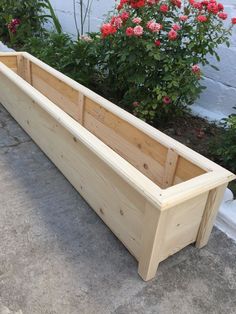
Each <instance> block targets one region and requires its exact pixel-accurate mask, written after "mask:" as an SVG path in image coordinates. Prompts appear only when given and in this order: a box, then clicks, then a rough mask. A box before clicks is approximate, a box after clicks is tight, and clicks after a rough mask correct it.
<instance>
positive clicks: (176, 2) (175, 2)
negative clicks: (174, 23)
mask: <svg viewBox="0 0 236 314" xmlns="http://www.w3.org/2000/svg"><path fill="white" fill-rule="evenodd" d="M171 3H172V4H173V5H175V6H176V7H178V8H181V4H182V3H181V0H171Z"/></svg>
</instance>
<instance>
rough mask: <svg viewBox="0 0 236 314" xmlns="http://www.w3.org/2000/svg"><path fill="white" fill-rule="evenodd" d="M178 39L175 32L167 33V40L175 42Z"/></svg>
mask: <svg viewBox="0 0 236 314" xmlns="http://www.w3.org/2000/svg"><path fill="white" fill-rule="evenodd" d="M177 37H178V34H177V33H176V31H175V30H173V29H172V30H170V31H169V33H168V38H169V40H176V38H177Z"/></svg>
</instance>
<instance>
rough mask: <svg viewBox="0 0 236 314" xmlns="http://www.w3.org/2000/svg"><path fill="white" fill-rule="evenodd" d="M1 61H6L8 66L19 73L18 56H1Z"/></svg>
mask: <svg viewBox="0 0 236 314" xmlns="http://www.w3.org/2000/svg"><path fill="white" fill-rule="evenodd" d="M0 61H1V62H2V63H4V64H5V65H6V66H7V67H8V68H10V69H11V70H12V71H14V72H15V73H17V71H18V64H17V56H16V55H13V56H9V55H8V56H0Z"/></svg>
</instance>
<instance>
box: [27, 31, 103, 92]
mask: <svg viewBox="0 0 236 314" xmlns="http://www.w3.org/2000/svg"><path fill="white" fill-rule="evenodd" d="M91 36H92V37H89V36H84V37H82V38H81V39H80V40H78V41H73V40H72V39H71V37H70V36H69V35H67V34H64V33H60V34H58V33H50V32H48V33H46V34H45V35H44V36H41V37H31V38H29V39H28V40H27V41H26V43H25V45H24V46H23V47H22V50H25V51H28V52H29V53H31V54H32V55H34V56H35V57H37V58H39V59H40V60H42V61H43V62H45V63H47V64H49V65H50V66H52V67H54V68H55V69H57V70H58V71H61V72H62V73H64V74H66V75H68V76H69V77H71V78H73V79H74V80H76V81H77V82H79V83H81V84H83V85H85V86H87V87H89V88H91V89H93V90H96V91H99V92H100V93H102V89H99V87H98V86H99V85H100V84H99V70H98V67H97V59H98V56H97V55H98V48H99V47H100V45H99V44H97V41H98V40H99V41H100V37H99V39H98V38H97V37H96V34H95V35H91Z"/></svg>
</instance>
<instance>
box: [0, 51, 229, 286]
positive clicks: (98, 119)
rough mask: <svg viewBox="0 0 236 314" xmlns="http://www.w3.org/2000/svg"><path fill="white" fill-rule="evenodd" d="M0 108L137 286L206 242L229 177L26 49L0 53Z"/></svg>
mask: <svg viewBox="0 0 236 314" xmlns="http://www.w3.org/2000/svg"><path fill="white" fill-rule="evenodd" d="M14 72H15V73H14ZM0 102H1V103H2V104H3V106H5V108H6V109H7V110H8V111H9V112H10V114H11V115H12V116H13V117H14V118H15V120H16V121H17V122H18V123H19V124H20V125H21V126H22V127H23V128H24V129H25V131H26V132H27V133H28V134H29V135H30V136H31V138H32V139H33V140H34V141H35V142H36V143H37V144H38V146H39V147H40V148H41V149H42V150H43V151H44V152H45V154H46V155H47V156H48V157H49V158H50V159H51V160H52V161H53V163H54V164H55V165H56V166H57V167H58V168H59V169H60V170H61V172H62V173H63V174H64V175H65V177H66V178H67V179H68V180H69V181H70V182H71V183H72V185H73V186H74V187H75V188H76V189H77V190H78V191H79V193H80V194H81V195H82V196H83V197H84V199H85V200H86V201H87V202H88V203H89V204H90V205H91V207H92V208H93V209H94V210H95V211H96V213H97V214H98V215H99V216H100V217H101V218H102V220H103V221H104V222H105V223H106V224H107V225H108V226H109V228H110V229H111V230H112V231H113V232H114V234H115V235H116V236H117V237H118V238H119V239H120V240H121V241H122V242H123V243H124V245H125V246H126V247H127V249H128V250H129V251H130V252H131V253H132V254H133V255H134V256H135V257H136V259H137V260H138V262H139V270H138V271H139V274H140V275H141V277H142V278H143V279H144V280H149V279H152V278H153V277H154V276H155V273H156V270H157V267H158V264H159V263H160V262H161V261H163V260H164V259H166V258H167V257H168V256H170V255H172V254H174V253H175V252H177V251H179V250H181V249H182V248H184V247H185V246H187V245H188V244H190V243H196V246H197V247H199V248H200V247H203V246H204V245H206V244H207V242H208V239H209V236H210V233H211V230H212V227H213V223H214V219H215V217H216V214H217V210H218V208H219V205H220V202H221V200H222V197H223V194H224V191H225V189H226V187H227V184H228V182H229V181H231V180H233V179H234V178H235V176H234V175H233V174H232V173H230V172H229V171H227V170H225V169H223V168H222V167H220V166H218V165H217V164H215V163H213V162H212V161H210V160H208V159H207V158H205V157H203V156H201V155H199V154H198V153H196V152H194V151H192V150H191V149H189V148H187V147H186V146H184V145H182V144H180V143H179V142H177V141H175V140H174V139H172V138H170V137H168V136H167V135H165V134H163V133H161V132H160V131H158V130H156V129H154V128H153V127H151V126H149V125H147V124H146V123H144V122H143V121H141V120H139V119H138V118H136V117H134V116H132V115H131V114H129V113H127V112H126V111H124V110H122V109H121V108H119V107H117V106H116V105H114V104H112V103H111V102H109V101H107V100H106V99H104V98H102V97H101V96H99V95H97V94H96V93H94V92H92V91H91V90H89V89H87V88H86V87H84V86H82V85H80V84H78V83H76V82H75V81H73V80H72V79H70V78H68V77H66V76H65V75H63V74H61V73H60V72H58V71H56V70H55V69H53V68H51V67H49V66H48V65H46V64H44V63H43V62H41V61H39V60H38V59H36V58H34V57H33V56H31V55H30V54H28V53H24V52H22V53H1V54H0Z"/></svg>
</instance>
